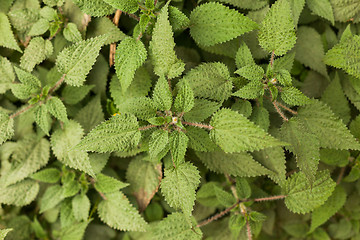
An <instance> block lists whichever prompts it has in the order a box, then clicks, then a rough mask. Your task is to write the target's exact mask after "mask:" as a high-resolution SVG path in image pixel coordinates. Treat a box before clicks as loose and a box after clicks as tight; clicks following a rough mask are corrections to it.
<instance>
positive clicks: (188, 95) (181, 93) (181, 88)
mask: <svg viewBox="0 0 360 240" xmlns="http://www.w3.org/2000/svg"><path fill="white" fill-rule="evenodd" d="M176 86H177V90H178V92H177V95H176V99H175V102H174V108H175V111H177V112H181V113H186V112H190V111H191V109H192V108H193V107H194V92H193V90H192V89H191V87H190V85H189V83H188V82H187V81H186V80H183V81H181V82H179V83H178V84H177V85H176Z"/></svg>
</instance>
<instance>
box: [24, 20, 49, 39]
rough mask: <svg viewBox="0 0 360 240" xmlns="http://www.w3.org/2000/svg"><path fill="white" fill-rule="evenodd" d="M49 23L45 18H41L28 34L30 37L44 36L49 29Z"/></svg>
mask: <svg viewBox="0 0 360 240" xmlns="http://www.w3.org/2000/svg"><path fill="white" fill-rule="evenodd" d="M49 26H50V25H49V21H48V20H46V19H45V18H40V19H39V20H38V21H37V22H36V23H34V25H32V27H31V28H30V31H29V33H28V35H29V36H38V35H43V34H44V33H45V32H46V31H47V30H48V29H49Z"/></svg>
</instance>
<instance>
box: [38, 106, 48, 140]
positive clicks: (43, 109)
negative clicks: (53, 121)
mask: <svg viewBox="0 0 360 240" xmlns="http://www.w3.org/2000/svg"><path fill="white" fill-rule="evenodd" d="M34 114H35V122H36V124H37V125H39V127H40V128H41V130H43V131H44V133H45V134H46V135H49V131H50V128H51V125H50V123H49V120H50V119H49V117H50V115H49V113H48V108H47V106H46V105H45V104H41V105H40V106H37V108H36V109H35V112H34Z"/></svg>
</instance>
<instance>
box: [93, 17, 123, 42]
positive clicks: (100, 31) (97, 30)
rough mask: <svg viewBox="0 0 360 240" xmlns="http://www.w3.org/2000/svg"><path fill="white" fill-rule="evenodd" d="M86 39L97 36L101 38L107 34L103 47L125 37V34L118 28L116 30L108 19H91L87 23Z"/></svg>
mask: <svg viewBox="0 0 360 240" xmlns="http://www.w3.org/2000/svg"><path fill="white" fill-rule="evenodd" d="M86 34H87V38H93V37H97V36H101V35H104V34H108V38H107V40H106V41H105V43H104V44H105V45H108V44H110V43H114V42H118V41H120V40H123V39H125V38H126V37H127V35H126V34H125V33H123V32H122V31H121V30H120V28H118V27H117V26H116V25H115V24H114V23H113V22H112V21H111V20H110V19H109V18H107V17H101V18H93V19H91V22H90V23H89V26H88V28H87V31H86Z"/></svg>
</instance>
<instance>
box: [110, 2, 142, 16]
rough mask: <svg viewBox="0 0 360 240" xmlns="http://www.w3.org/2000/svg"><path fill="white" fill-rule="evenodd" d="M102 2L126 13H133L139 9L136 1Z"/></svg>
mask: <svg viewBox="0 0 360 240" xmlns="http://www.w3.org/2000/svg"><path fill="white" fill-rule="evenodd" d="M104 2H106V3H108V4H110V5H111V6H113V7H114V8H116V9H119V10H121V11H123V12H127V13H134V12H136V11H137V10H138V8H139V5H138V1H137V0H104Z"/></svg>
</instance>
